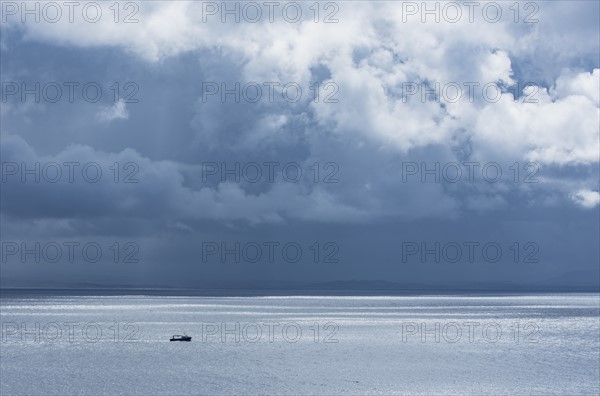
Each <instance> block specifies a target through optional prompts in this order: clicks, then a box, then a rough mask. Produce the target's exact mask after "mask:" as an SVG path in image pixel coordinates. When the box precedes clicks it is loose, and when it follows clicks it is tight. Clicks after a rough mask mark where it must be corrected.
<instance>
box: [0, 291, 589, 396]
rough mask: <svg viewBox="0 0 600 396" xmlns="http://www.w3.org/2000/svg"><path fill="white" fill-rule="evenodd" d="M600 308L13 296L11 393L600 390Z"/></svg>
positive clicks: (7, 323) (0, 372)
mask: <svg viewBox="0 0 600 396" xmlns="http://www.w3.org/2000/svg"><path fill="white" fill-rule="evenodd" d="M599 301H600V296H598V295H597V294H572V295H527V296H501V297H481V296H461V297H458V296H413V297H408V296H402V297H362V296H361V297H172V296H171V297H159V296H104V297H98V296H94V297H91V296H87V297H86V296H77V297H74V296H48V297H40V296H37V297H23V296H14V297H6V296H5V297H3V298H2V300H0V308H1V314H0V319H1V322H2V343H1V344H0V348H1V349H0V393H1V394H2V395H9V394H21V395H25V394H26V395H34V394H44V395H46V394H54V395H75V394H84V395H100V394H111V395H112V394H126V395H167V394H170V395H183V394H386V395H387V394H427V395H430V394H509V393H510V394H515V393H516V394H550V393H553V394H598V393H600V388H599V383H600V373H599V370H600V338H599V337H600V321H599ZM184 332H185V333H187V334H188V335H190V336H192V337H193V339H192V342H189V343H184V342H169V338H170V337H171V336H172V335H173V334H182V333H184Z"/></svg>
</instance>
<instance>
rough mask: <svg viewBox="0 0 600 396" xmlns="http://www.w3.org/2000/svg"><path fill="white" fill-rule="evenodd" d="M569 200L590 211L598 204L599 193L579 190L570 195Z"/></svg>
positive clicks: (599, 200)
mask: <svg viewBox="0 0 600 396" xmlns="http://www.w3.org/2000/svg"><path fill="white" fill-rule="evenodd" d="M571 199H572V200H573V202H575V203H576V204H577V205H580V206H581V207H583V208H585V209H592V208H595V207H596V206H598V205H599V204H600V193H598V191H591V190H579V191H577V192H576V193H574V194H572V195H571Z"/></svg>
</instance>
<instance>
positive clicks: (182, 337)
mask: <svg viewBox="0 0 600 396" xmlns="http://www.w3.org/2000/svg"><path fill="white" fill-rule="evenodd" d="M169 341H192V337H190V336H189V335H185V334H184V335H179V334H176V335H174V336H173V337H171V339H170V340H169Z"/></svg>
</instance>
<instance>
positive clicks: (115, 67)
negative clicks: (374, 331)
mask: <svg viewBox="0 0 600 396" xmlns="http://www.w3.org/2000/svg"><path fill="white" fill-rule="evenodd" d="M21 4H22V3H21V2H3V3H2V10H1V11H2V21H1V22H2V25H1V37H0V55H1V61H0V63H1V72H2V76H1V80H2V102H1V106H2V110H1V118H2V120H1V128H0V131H1V139H2V140H1V161H2V184H1V189H2V191H1V199H2V202H1V218H0V220H1V228H2V229H1V231H2V262H1V263H0V265H1V267H0V268H1V272H2V277H1V282H2V285H3V286H21V285H57V284H83V283H95V284H103V285H138V286H145V285H163V286H181V287H210V286H215V287H216V286H222V285H233V286H236V285H251V286H253V287H254V286H256V287H259V286H261V285H266V284H267V283H269V282H273V284H277V282H281V283H280V284H281V285H285V284H287V282H307V283H318V282H329V281H348V280H357V281H367V280H381V281H388V282H397V283H400V284H403V285H418V286H421V287H433V288H436V287H454V286H456V287H459V286H461V287H462V286H464V287H510V285H513V286H519V287H537V286H548V287H558V286H563V287H598V285H599V283H600V273H599V267H600V265H599V262H600V257H599V243H598V241H599V240H600V230H599V227H600V225H599V223H600V213H599V203H600V195H599V192H598V190H599V156H600V153H599V150H600V143H599V134H600V132H599V122H600V120H599V114H600V113H599V106H600V98H599V96H600V69H599V68H600V59H599V56H600V55H599V50H600V43H599V37H600V29H599V17H600V9H599V3H598V2H595V1H568V2H566V1H565V2H556V1H553V2H529V3H527V4H528V5H527V4H525V3H524V2H523V3H520V5H519V7H515V6H513V5H512V4H513V2H499V3H493V4H492V5H487V6H486V2H481V3H478V5H477V6H473V8H470V7H468V6H467V5H465V4H464V3H463V2H457V3H452V4H451V5H447V4H446V3H444V2H441V3H438V4H439V5H438V6H437V7H438V8H437V9H436V8H434V7H435V3H433V2H431V3H429V4H430V7H431V9H432V10H433V13H432V14H427V13H425V12H424V10H423V9H421V7H422V4H421V2H415V3H410V2H393V1H386V2H371V3H368V2H358V1H357V2H354V1H353V2H321V3H319V4H318V6H315V5H314V2H312V1H311V2H305V3H302V2H298V3H286V2H281V3H279V4H278V5H271V6H266V5H264V4H263V2H257V3H252V4H251V5H247V4H246V3H245V2H241V3H234V2H230V3H228V6H229V7H230V9H231V10H234V12H235V10H236V7H237V10H239V13H238V14H237V17H239V22H236V21H235V18H236V15H235V14H227V13H223V12H222V11H223V10H222V9H221V8H222V6H221V2H217V3H210V2H208V3H207V2H204V3H202V2H185V1H174V2H162V1H152V2H143V3H142V2H138V3H133V2H130V3H120V4H119V7H115V6H114V5H112V4H113V2H98V4H101V16H100V15H99V14H98V13H97V11H98V9H97V8H96V5H95V4H93V5H89V3H86V2H81V3H80V5H79V6H76V7H75V8H74V9H72V10H71V11H72V14H71V15H69V8H68V7H67V6H65V5H64V4H63V3H62V2H58V3H54V4H58V7H59V8H57V7H56V6H54V5H53V6H47V5H45V4H44V3H38V6H37V7H39V8H38V9H37V10H39V14H38V16H39V18H40V20H39V22H36V21H35V17H36V15H35V14H36V8H35V4H36V3H35V2H30V3H28V4H29V5H30V9H31V10H33V11H32V12H33V13H32V14H27V13H26V12H24V10H22V9H21V8H22V6H21ZM236 4H237V6H236ZM298 4H301V5H302V6H301V7H297V5H298ZM86 5H88V6H87V7H86ZM498 5H500V7H498ZM511 6H512V8H511ZM110 7H112V8H110ZM270 7H271V8H270ZM57 9H59V10H60V14H56V10H57ZM498 9H499V10H500V12H501V14H498ZM84 10H85V12H84ZM299 10H300V11H299ZM436 10H437V11H436ZM117 11H118V12H117ZM257 11H260V14H259V13H257ZM317 11H318V12H317ZM300 14H301V15H300ZM70 16H71V17H72V18H71V19H72V22H71V21H70V20H69V17H70ZM436 17H437V18H438V21H437V22H436V20H435V18H436ZM223 18H225V21H223ZM422 18H425V22H423V20H422ZM23 19H25V22H23ZM94 21H95V22H94ZM115 21H116V22H115ZM125 22H129V23H125ZM36 84H38V85H36ZM236 84H238V85H236ZM98 87H99V88H100V89H101V91H98ZM225 90H226V91H225ZM436 90H437V93H435V92H436ZM316 92H318V95H316ZM98 171H101V172H102V173H101V174H98ZM500 172H501V174H500ZM236 244H237V245H236ZM84 246H85V248H84ZM98 250H99V251H100V252H101V257H98V258H96V255H97V251H98ZM424 250H426V251H425V252H424ZM299 252H301V255H300V253H299ZM498 252H501V253H498ZM236 255H237V256H239V260H238V259H237V257H236ZM36 256H39V257H36ZM58 256H60V257H58ZM436 256H439V257H436ZM38 259H39V260H38ZM36 261H39V262H36ZM236 261H239V262H236Z"/></svg>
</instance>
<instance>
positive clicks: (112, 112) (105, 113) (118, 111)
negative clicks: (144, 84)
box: [96, 99, 129, 123]
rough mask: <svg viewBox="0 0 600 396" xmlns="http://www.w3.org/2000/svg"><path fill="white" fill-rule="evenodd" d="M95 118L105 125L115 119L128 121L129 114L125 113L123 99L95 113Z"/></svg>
mask: <svg viewBox="0 0 600 396" xmlns="http://www.w3.org/2000/svg"><path fill="white" fill-rule="evenodd" d="M96 118H98V119H99V120H100V121H102V122H107V123H108V122H111V121H112V120H117V119H123V120H126V119H128V118H129V112H128V111H127V108H126V104H125V101H124V100H123V99H119V100H118V101H117V102H115V104H114V105H112V106H111V107H105V108H103V109H102V110H100V111H99V112H98V113H96Z"/></svg>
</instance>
